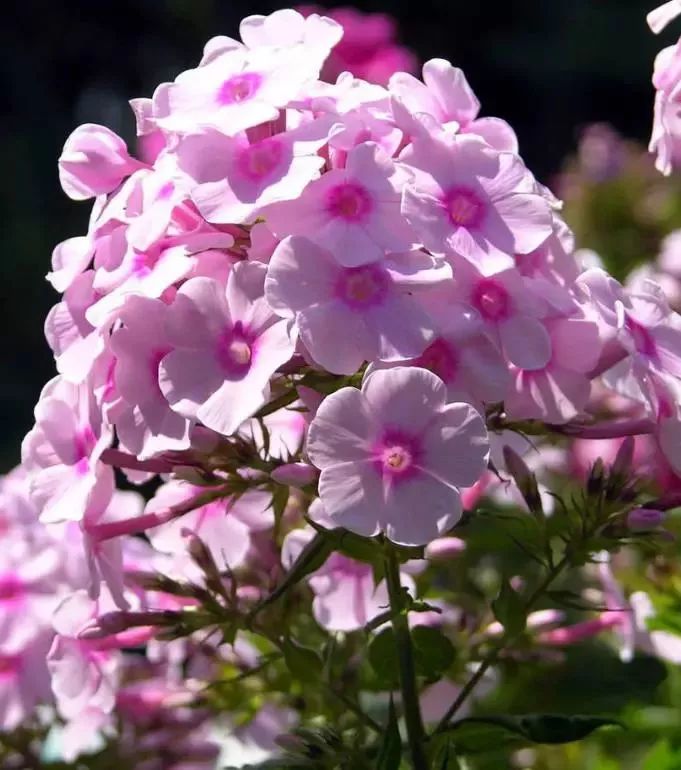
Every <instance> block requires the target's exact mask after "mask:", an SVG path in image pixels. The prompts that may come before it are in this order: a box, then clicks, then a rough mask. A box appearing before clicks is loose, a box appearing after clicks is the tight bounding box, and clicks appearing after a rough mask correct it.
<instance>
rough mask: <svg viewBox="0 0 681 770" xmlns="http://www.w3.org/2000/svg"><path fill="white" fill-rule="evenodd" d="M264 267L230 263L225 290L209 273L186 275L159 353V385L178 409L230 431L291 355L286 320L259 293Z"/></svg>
mask: <svg viewBox="0 0 681 770" xmlns="http://www.w3.org/2000/svg"><path fill="white" fill-rule="evenodd" d="M264 279H265V267H264V265H261V264H259V263H257V262H245V263H240V264H238V265H236V266H235V267H234V270H233V271H232V272H231V274H230V276H229V279H228V281H227V288H226V290H225V289H224V288H223V287H222V286H221V285H220V284H219V283H218V282H217V281H215V280H212V279H210V278H193V279H191V280H189V281H187V282H186V283H185V284H183V286H182V287H181V289H180V290H179V292H178V293H177V296H176V297H175V300H174V302H173V304H172V306H171V310H172V312H171V313H170V317H169V324H168V338H169V340H170V342H171V344H172V345H173V347H174V349H173V350H172V351H171V352H170V353H168V354H167V355H166V356H165V357H164V358H163V359H162V360H161V366H160V373H159V383H160V386H161V391H162V392H163V394H164V396H165V397H166V399H167V400H168V402H169V403H170V406H171V407H172V408H173V409H174V410H175V411H177V412H178V413H179V414H181V415H183V416H184V417H187V418H190V419H198V420H200V421H201V422H203V424H204V425H206V426H207V427H209V428H212V429H213V430H216V431H218V432H219V433H223V434H230V433H233V432H234V431H235V430H236V429H237V428H238V427H239V425H241V423H242V422H244V420H246V419H247V418H248V417H250V416H251V415H252V414H253V413H254V412H256V411H257V410H258V409H259V408H260V407H261V406H262V405H263V404H264V403H265V402H266V401H267V399H268V398H269V392H270V391H269V380H270V377H271V376H272V374H274V372H275V371H276V370H277V368H278V367H279V366H281V365H282V364H284V363H286V361H288V359H289V358H290V357H291V355H292V354H293V349H294V344H293V342H292V341H291V338H290V336H289V332H288V323H287V322H286V321H282V320H279V319H278V317H277V316H275V315H274V313H273V312H272V311H271V310H270V308H269V306H268V305H267V303H266V302H265V298H264V296H263V283H264Z"/></svg>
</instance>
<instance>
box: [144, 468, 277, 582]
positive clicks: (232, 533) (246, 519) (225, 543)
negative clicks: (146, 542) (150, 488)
mask: <svg viewBox="0 0 681 770" xmlns="http://www.w3.org/2000/svg"><path fill="white" fill-rule="evenodd" d="M200 491H201V489H199V488H198V487H194V486H192V485H191V484H187V483H185V482H182V481H171V482H168V483H167V484H165V485H164V486H162V487H161V488H160V489H159V490H158V491H157V492H156V495H155V496H154V497H153V499H152V500H150V501H149V503H148V504H147V507H146V509H145V513H152V512H157V511H162V510H164V509H166V508H167V507H169V506H173V505H176V504H177V503H181V502H183V501H185V500H188V499H189V498H191V497H194V496H196V494H198V493H199V492H200ZM270 503H271V495H270V494H269V493H267V492H265V491H262V490H256V489H254V490H250V491H248V492H245V493H244V494H243V495H241V496H234V497H231V498H227V499H225V500H216V501H215V502H212V503H209V504H208V505H203V506H201V507H200V508H196V509H195V510H193V511H190V512H189V513H187V514H185V515H184V516H182V517H180V518H178V519H175V520H174V521H171V522H169V523H167V524H162V525H161V526H160V527H154V528H153V529H150V530H148V533H147V534H148V535H149V539H150V540H151V543H152V545H153V546H154V548H156V549H157V550H158V551H161V552H162V553H168V554H177V553H181V552H182V551H184V550H186V547H187V544H186V537H185V535H186V533H187V532H193V533H194V534H195V535H198V536H199V537H200V538H201V540H203V542H204V543H205V544H206V545H207V546H208V548H209V550H210V551H211V553H212V555H213V558H214V560H215V563H216V564H217V565H218V567H219V568H222V567H223V566H224V565H226V566H229V567H231V568H232V569H236V568H237V567H240V566H242V565H243V564H244V562H245V561H246V556H247V554H248V551H249V549H250V546H251V532H258V531H261V530H265V529H269V528H270V527H271V526H272V524H273V523H274V518H273V515H272V510H271V508H270Z"/></svg>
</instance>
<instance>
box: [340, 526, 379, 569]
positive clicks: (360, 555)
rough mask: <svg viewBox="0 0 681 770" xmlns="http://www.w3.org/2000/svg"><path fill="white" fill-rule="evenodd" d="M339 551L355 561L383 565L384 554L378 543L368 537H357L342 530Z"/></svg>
mask: <svg viewBox="0 0 681 770" xmlns="http://www.w3.org/2000/svg"><path fill="white" fill-rule="evenodd" d="M337 543H338V544H337V546H336V547H337V549H338V550H339V551H340V552H341V553H342V554H344V555H345V556H349V557H350V558H351V559H354V560H355V561H361V562H365V563H367V564H377V563H378V564H380V565H381V566H382V564H383V552H382V550H381V549H380V547H379V545H378V543H377V542H376V541H375V540H372V539H371V538H368V537H361V536H360V535H355V534H354V533H353V532H348V531H347V530H342V531H341V533H340V534H339V535H338V540H337Z"/></svg>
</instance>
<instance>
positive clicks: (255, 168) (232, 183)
mask: <svg viewBox="0 0 681 770" xmlns="http://www.w3.org/2000/svg"><path fill="white" fill-rule="evenodd" d="M330 127H331V125H330V121H329V120H328V119H324V118H320V119H317V120H314V121H311V122H308V123H303V124H302V125H300V126H298V127H297V128H293V129H291V130H289V131H284V132H282V133H279V134H273V135H269V134H268V135H265V136H257V137H254V138H251V137H249V136H248V135H247V134H245V133H242V134H238V135H235V136H225V135H224V134H221V133H219V132H218V131H206V132H204V133H202V134H198V135H195V136H188V137H185V138H184V139H183V140H181V141H180V143H179V145H178V146H177V148H176V149H175V156H176V158H177V163H178V166H179V168H180V171H181V172H182V173H184V174H186V175H187V176H188V177H189V180H190V184H191V197H192V200H193V201H194V203H195V204H196V206H197V208H198V210H199V211H200V212H201V214H202V216H203V217H205V218H206V219H207V220H208V221H209V222H219V223H242V222H248V221H252V220H253V219H254V218H255V217H256V216H257V214H258V212H259V211H260V209H262V208H263V207H264V206H266V205H268V204H271V203H274V202H276V201H280V200H291V199H293V198H297V197H298V196H299V195H300V193H301V192H302V191H303V189H304V187H305V185H307V183H308V182H310V181H311V180H312V179H314V178H316V177H318V176H319V171H320V169H321V168H322V166H323V165H324V158H322V157H321V155H319V154H318V151H319V150H320V149H321V148H322V147H323V146H324V145H325V144H326V142H327V138H328V134H329V129H330Z"/></svg>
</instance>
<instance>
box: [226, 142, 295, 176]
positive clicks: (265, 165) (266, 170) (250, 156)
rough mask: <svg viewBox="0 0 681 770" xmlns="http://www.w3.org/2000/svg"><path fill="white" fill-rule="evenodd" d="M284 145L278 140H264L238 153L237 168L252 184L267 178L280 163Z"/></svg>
mask: <svg viewBox="0 0 681 770" xmlns="http://www.w3.org/2000/svg"><path fill="white" fill-rule="evenodd" d="M283 154H284V145H283V144H282V142H281V141H279V140H278V139H275V138H272V139H265V140H263V141H262V142H258V143H257V144H252V145H251V146H250V147H244V149H243V150H242V151H241V152H240V153H239V156H238V160H237V166H238V168H239V171H240V172H241V173H242V174H243V176H245V177H246V178H247V179H250V180H251V181H253V182H257V181H260V180H261V179H263V178H265V177H267V176H269V175H270V174H271V173H272V172H273V171H274V170H275V169H276V168H277V166H278V165H279V164H280V163H281V159H282V156H283Z"/></svg>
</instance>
